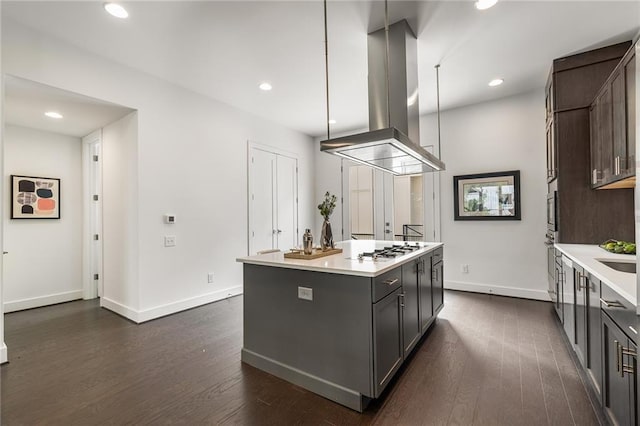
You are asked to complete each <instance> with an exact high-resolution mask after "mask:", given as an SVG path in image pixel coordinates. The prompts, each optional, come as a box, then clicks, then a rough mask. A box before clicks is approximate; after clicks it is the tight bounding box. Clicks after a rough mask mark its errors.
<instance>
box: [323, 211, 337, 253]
mask: <svg viewBox="0 0 640 426" xmlns="http://www.w3.org/2000/svg"><path fill="white" fill-rule="evenodd" d="M320 245H321V247H322V250H327V249H332V248H334V245H333V233H332V232H331V223H330V222H329V219H328V218H326V217H325V218H324V222H322V234H321V235H320Z"/></svg>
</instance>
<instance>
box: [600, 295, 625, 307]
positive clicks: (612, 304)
mask: <svg viewBox="0 0 640 426" xmlns="http://www.w3.org/2000/svg"><path fill="white" fill-rule="evenodd" d="M600 303H602V304H603V305H604V306H606V307H607V308H624V305H623V304H622V303H620V302H618V301H617V300H614V301H611V300H604V299H603V298H602V297H601V298H600Z"/></svg>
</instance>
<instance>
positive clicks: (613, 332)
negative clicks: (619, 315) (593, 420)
mask: <svg viewBox="0 0 640 426" xmlns="http://www.w3.org/2000/svg"><path fill="white" fill-rule="evenodd" d="M602 345H603V351H602V353H603V356H604V358H603V364H602V365H603V367H604V370H603V373H604V377H603V386H602V390H603V393H604V395H603V398H602V402H603V405H604V409H605V411H606V413H607V414H608V415H609V417H610V418H611V419H612V420H613V423H614V424H617V425H620V426H625V425H631V424H632V423H631V419H632V417H631V415H632V410H631V393H630V384H629V382H630V380H629V375H628V374H627V373H625V372H624V364H625V355H624V354H623V353H622V350H623V349H624V348H627V347H628V342H627V337H626V336H625V335H624V333H623V332H622V330H620V328H618V326H617V325H616V324H615V323H614V322H613V321H612V320H611V319H610V318H609V316H608V315H607V314H602ZM634 403H635V401H634ZM633 411H635V410H633Z"/></svg>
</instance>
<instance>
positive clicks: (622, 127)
mask: <svg viewBox="0 0 640 426" xmlns="http://www.w3.org/2000/svg"><path fill="white" fill-rule="evenodd" d="M623 71H624V70H623V69H620V70H618V71H617V72H616V75H615V76H614V77H613V80H612V81H611V111H612V113H611V114H612V115H611V117H612V120H613V121H612V131H613V166H612V167H613V177H614V178H616V177H618V176H621V175H622V174H623V169H626V164H625V163H626V159H627V116H626V115H627V114H626V105H625V104H626V99H625V98H626V93H625V81H624V80H625V74H624V72H623ZM605 143H606V141H605Z"/></svg>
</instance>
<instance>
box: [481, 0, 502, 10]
mask: <svg viewBox="0 0 640 426" xmlns="http://www.w3.org/2000/svg"><path fill="white" fill-rule="evenodd" d="M496 3H498V0H478V1H476V9H478V10H487V9H489V8H490V7H493V6H495V5H496Z"/></svg>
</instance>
